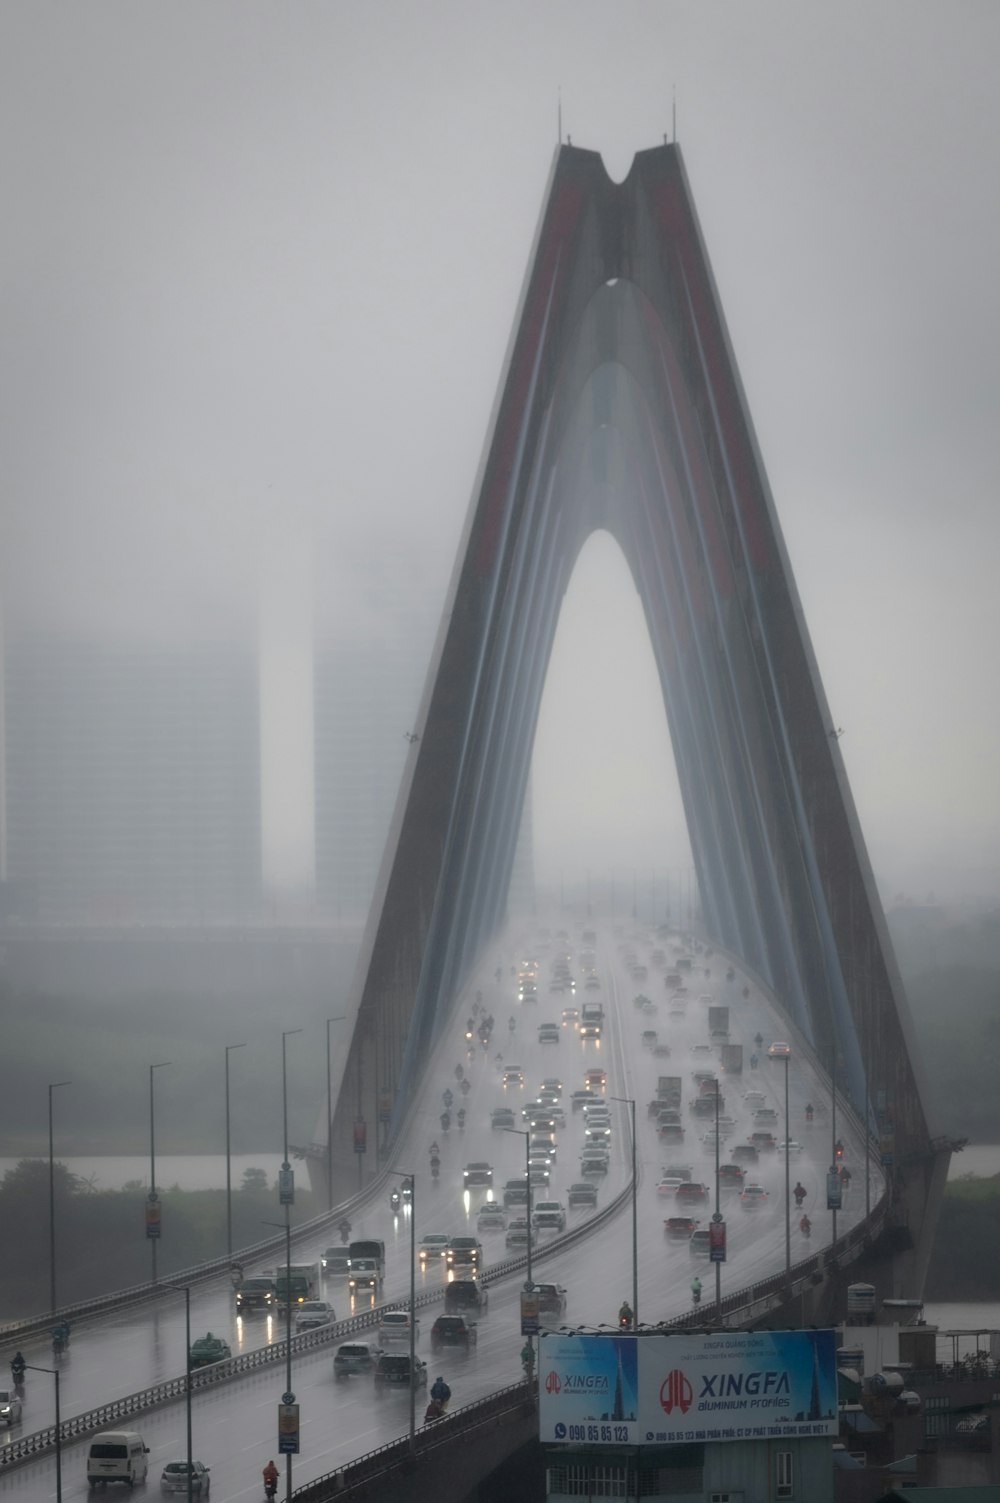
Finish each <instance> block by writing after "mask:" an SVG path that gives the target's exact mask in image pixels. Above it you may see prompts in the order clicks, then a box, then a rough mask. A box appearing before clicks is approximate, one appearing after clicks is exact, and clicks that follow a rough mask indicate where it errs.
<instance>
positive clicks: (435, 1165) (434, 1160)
mask: <svg viewBox="0 0 1000 1503" xmlns="http://www.w3.org/2000/svg"><path fill="white" fill-rule="evenodd" d="M440 1173H441V1158H440V1155H439V1154H436V1153H433V1154H431V1179H437V1177H438V1175H439V1174H440Z"/></svg>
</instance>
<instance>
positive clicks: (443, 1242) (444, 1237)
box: [418, 1232, 451, 1263]
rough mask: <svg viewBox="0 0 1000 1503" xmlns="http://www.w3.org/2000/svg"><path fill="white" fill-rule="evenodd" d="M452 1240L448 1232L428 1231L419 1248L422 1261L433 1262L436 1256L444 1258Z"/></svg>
mask: <svg viewBox="0 0 1000 1503" xmlns="http://www.w3.org/2000/svg"><path fill="white" fill-rule="evenodd" d="M450 1241H451V1238H450V1237H449V1235H448V1233H447V1232H428V1233H427V1236H426V1237H421V1239H420V1247H419V1249H418V1252H419V1256H420V1261H421V1263H433V1262H434V1260H435V1258H443V1257H444V1256H445V1254H446V1253H447V1251H448V1243H449V1242H450Z"/></svg>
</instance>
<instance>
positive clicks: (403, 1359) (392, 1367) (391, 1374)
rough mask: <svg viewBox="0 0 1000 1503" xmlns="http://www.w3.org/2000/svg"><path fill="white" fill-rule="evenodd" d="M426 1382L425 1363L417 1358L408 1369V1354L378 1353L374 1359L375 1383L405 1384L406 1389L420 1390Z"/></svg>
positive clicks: (378, 1384) (379, 1384)
mask: <svg viewBox="0 0 1000 1503" xmlns="http://www.w3.org/2000/svg"><path fill="white" fill-rule="evenodd" d="M426 1382H427V1363H426V1362H423V1361H422V1360H421V1359H420V1358H419V1357H415V1358H414V1360H413V1367H412V1368H411V1367H410V1354H409V1352H379V1354H378V1356H377V1357H376V1358H375V1383H376V1385H377V1386H381V1385H382V1384H387V1383H393V1384H401V1383H405V1384H406V1385H407V1386H408V1387H413V1388H420V1387H422V1386H423V1384H425V1383H426Z"/></svg>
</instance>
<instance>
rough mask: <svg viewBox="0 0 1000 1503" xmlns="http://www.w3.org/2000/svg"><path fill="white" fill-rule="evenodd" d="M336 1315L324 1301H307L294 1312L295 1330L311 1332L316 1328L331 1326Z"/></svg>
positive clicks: (331, 1307)
mask: <svg viewBox="0 0 1000 1503" xmlns="http://www.w3.org/2000/svg"><path fill="white" fill-rule="evenodd" d="M336 1319H337V1313H336V1311H335V1310H334V1308H333V1306H332V1305H329V1304H327V1302H326V1300H325V1299H307V1300H304V1301H303V1302H302V1304H301V1305H299V1306H297V1308H296V1311H295V1329H296V1330H297V1331H312V1330H314V1329H315V1328H316V1327H317V1326H332V1325H333V1323H334V1321H335V1320H336Z"/></svg>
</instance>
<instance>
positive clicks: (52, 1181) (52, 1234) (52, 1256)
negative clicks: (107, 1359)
mask: <svg viewBox="0 0 1000 1503" xmlns="http://www.w3.org/2000/svg"><path fill="white" fill-rule="evenodd" d="M72 1083H73V1082H72V1081H70V1080H57V1081H55V1082H54V1083H53V1084H52V1085H50V1086H49V1308H50V1309H51V1311H52V1314H53V1315H54V1314H55V1313H56V1310H57V1309H58V1306H57V1304H56V1166H55V1158H54V1156H53V1152H52V1092H53V1091H57V1090H58V1089H59V1087H60V1086H64V1085H72ZM57 1387H58V1385H57Z"/></svg>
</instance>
